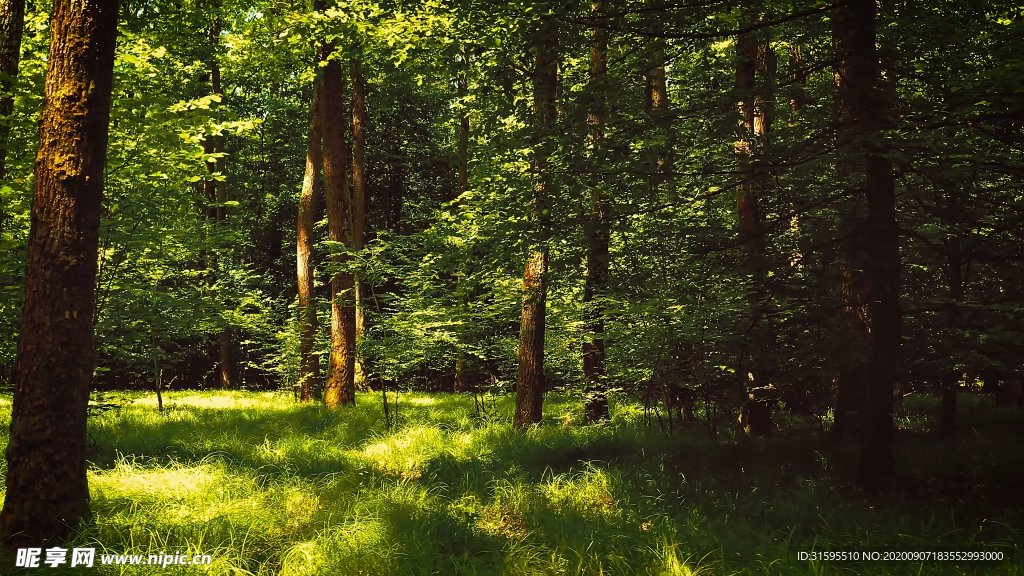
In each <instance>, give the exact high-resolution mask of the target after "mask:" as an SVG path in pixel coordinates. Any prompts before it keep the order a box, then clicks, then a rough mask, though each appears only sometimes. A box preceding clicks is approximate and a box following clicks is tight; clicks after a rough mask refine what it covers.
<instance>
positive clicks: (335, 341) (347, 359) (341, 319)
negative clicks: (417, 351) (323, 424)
mask: <svg viewBox="0 0 1024 576" xmlns="http://www.w3.org/2000/svg"><path fill="white" fill-rule="evenodd" d="M339 56H340V54H337V53H336V51H335V48H334V47H333V46H332V45H328V46H326V47H324V50H323V54H322V57H321V61H323V62H325V66H324V68H323V98H321V100H320V114H321V119H322V122H323V131H324V189H325V191H326V194H325V195H326V197H327V226H328V236H329V238H330V239H331V241H332V242H336V243H339V244H340V245H342V246H344V248H341V247H340V246H338V247H336V248H335V251H336V254H335V255H334V256H333V257H332V258H331V259H332V261H333V262H335V263H336V264H338V265H345V264H346V263H348V262H349V261H350V260H351V256H350V255H348V254H346V253H343V252H340V250H343V249H345V248H351V247H352V200H351V198H350V197H349V186H348V160H347V156H348V153H347V149H346V148H347V146H346V132H347V127H346V122H345V114H346V109H345V81H344V76H343V75H342V73H341V64H340V62H339V61H338V57H339ZM336 246H337V245H336ZM353 291H354V278H353V275H352V273H351V272H345V271H335V272H333V275H332V278H331V355H330V364H329V365H328V366H329V367H328V370H327V381H326V382H325V383H324V402H326V403H327V405H328V406H331V407H337V406H339V405H341V404H342V403H355V401H356V393H355V392H356V390H355V355H356V309H355V295H354V294H353Z"/></svg>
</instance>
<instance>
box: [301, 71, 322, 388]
mask: <svg viewBox="0 0 1024 576" xmlns="http://www.w3.org/2000/svg"><path fill="white" fill-rule="evenodd" d="M321 92H322V89H321V86H320V82H316V83H314V85H313V103H312V105H311V106H310V108H309V136H308V138H307V141H306V173H305V175H304V176H303V178H302V193H301V195H300V196H299V217H298V240H297V242H296V254H297V264H298V266H297V268H298V280H299V341H300V343H299V366H300V367H299V386H300V390H301V392H300V398H301V399H302V400H303V401H309V400H313V399H315V398H317V397H318V396H319V395H320V393H321V391H320V386H321V382H320V360H319V359H318V358H317V357H316V355H315V354H313V348H314V343H315V340H316V330H317V318H316V306H315V305H314V304H313V302H312V300H313V265H312V256H313V244H314V243H315V241H316V235H315V232H314V231H313V225H314V224H315V223H316V216H317V206H316V205H317V198H316V191H317V187H318V186H319V185H320V167H321V164H322V163H323V159H322V157H321V141H322V139H323V136H322V135H321V133H320V98H321Z"/></svg>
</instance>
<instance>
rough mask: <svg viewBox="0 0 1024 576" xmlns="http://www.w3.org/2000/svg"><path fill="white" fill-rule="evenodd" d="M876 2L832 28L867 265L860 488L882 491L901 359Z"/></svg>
mask: <svg viewBox="0 0 1024 576" xmlns="http://www.w3.org/2000/svg"><path fill="white" fill-rule="evenodd" d="M875 14H876V6H875V1H874V0H855V1H852V2H849V3H847V4H845V5H843V6H841V7H840V8H838V9H837V11H836V20H835V22H834V23H833V26H834V28H833V35H834V37H835V45H836V50H837V52H838V56H839V58H840V59H841V61H840V66H839V94H840V102H841V104H840V105H841V109H842V110H843V112H844V121H845V123H848V126H849V128H848V131H847V134H849V135H851V136H855V137H857V140H854V141H840V143H839V144H840V146H844V145H845V146H851V147H854V150H855V151H856V152H859V153H860V154H862V161H863V168H862V170H863V172H864V183H863V189H862V190H863V195H864V197H865V199H866V201H867V218H866V220H865V222H864V224H863V226H861V227H859V229H858V230H856V231H855V232H854V234H856V235H857V236H858V239H857V240H858V241H857V243H856V245H855V246H856V248H855V249H857V250H859V251H861V254H860V256H861V259H860V261H862V262H863V263H864V267H865V277H866V284H867V285H866V287H865V289H866V295H867V318H866V324H867V326H868V327H869V331H868V335H867V346H868V349H867V353H868V358H867V381H866V389H865V394H864V397H865V401H864V408H863V412H864V415H863V416H862V417H861V428H862V430H861V435H862V438H861V454H860V460H859V462H858V466H857V478H858V481H859V482H860V484H861V485H862V486H865V487H869V488H879V487H883V486H885V485H886V484H888V483H889V482H891V481H892V480H893V478H894V477H895V474H896V465H895V460H894V457H893V451H892V450H893V448H892V444H893V429H894V426H893V420H892V393H893V386H894V383H895V378H896V362H897V359H898V357H899V356H898V355H899V347H900V332H901V328H902V312H901V309H900V300H899V294H900V252H899V226H898V224H897V223H896V192H895V182H894V178H893V174H892V167H891V165H890V163H889V161H888V160H886V158H885V157H884V156H883V154H884V148H883V147H882V145H881V144H880V143H879V142H878V141H877V135H878V133H879V132H880V130H881V129H882V128H884V126H885V125H884V122H885V118H886V109H885V105H884V102H883V101H882V99H881V95H880V94H879V90H878V78H879V76H878V67H879V63H878V62H879V61H878V52H877V49H876V47H875Z"/></svg>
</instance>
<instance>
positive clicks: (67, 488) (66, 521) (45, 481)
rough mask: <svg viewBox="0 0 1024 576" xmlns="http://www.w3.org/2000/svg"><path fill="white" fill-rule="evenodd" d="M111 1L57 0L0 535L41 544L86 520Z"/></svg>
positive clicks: (113, 21) (113, 26) (113, 20)
mask: <svg viewBox="0 0 1024 576" xmlns="http://www.w3.org/2000/svg"><path fill="white" fill-rule="evenodd" d="M117 12H118V10H117V1H116V0H93V1H91V2H88V3H81V2H68V1H67V0H57V2H55V4H54V6H53V11H52V12H51V17H50V34H51V42H50V52H49V62H48V67H47V72H46V103H45V105H44V107H43V112H42V116H41V117H40V120H39V140H40V146H39V152H38V155H37V156H36V168H35V177H36V183H35V196H34V197H33V201H32V222H31V232H30V235H29V249H28V261H27V263H26V272H25V301H24V305H23V308H22V321H21V333H20V336H19V338H18V362H17V372H16V375H15V391H14V407H13V414H12V419H11V439H10V444H9V445H8V447H7V463H8V470H7V478H6V483H7V494H6V499H5V501H4V507H3V512H2V513H0V525H2V532H3V535H4V536H7V537H11V536H15V535H17V536H15V538H14V539H15V540H19V541H22V542H25V543H31V544H35V545H37V546H38V545H40V544H42V543H46V542H52V541H53V540H54V539H56V538H61V537H64V536H67V535H68V534H69V533H70V531H71V530H72V529H73V528H74V527H75V526H76V525H77V524H78V523H79V522H80V521H81V520H83V519H86V518H88V517H89V487H88V483H87V480H86V462H85V447H86V428H85V422H86V409H87V406H88V402H89V384H90V382H91V381H92V373H93V342H92V334H93V330H92V313H93V305H94V296H95V280H96V267H97V264H96V260H97V247H98V246H97V245H98V238H99V228H100V210H101V202H102V196H103V170H104V164H105V160H106V149H107V128H108V124H109V119H110V91H111V84H112V80H113V66H114V45H115V38H116V36H117Z"/></svg>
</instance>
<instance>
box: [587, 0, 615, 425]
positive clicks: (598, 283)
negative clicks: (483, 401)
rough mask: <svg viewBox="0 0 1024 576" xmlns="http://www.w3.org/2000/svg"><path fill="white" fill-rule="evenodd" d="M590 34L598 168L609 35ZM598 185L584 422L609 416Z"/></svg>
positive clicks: (604, 215) (591, 236) (603, 202)
mask: <svg viewBox="0 0 1024 576" xmlns="http://www.w3.org/2000/svg"><path fill="white" fill-rule="evenodd" d="M597 10H598V5H597V4H595V12H596V11H597ZM591 35H592V38H593V42H592V44H591V45H590V80H589V89H590V114H589V115H588V118H587V123H588V124H589V126H590V135H589V139H590V148H591V162H592V164H593V166H594V168H595V171H599V169H600V168H601V157H602V150H601V146H602V140H603V139H604V123H605V116H606V115H607V104H606V100H607V98H608V93H607V77H606V72H607V69H608V61H607V50H608V34H607V32H606V31H605V30H603V29H601V28H595V29H594V30H593V32H591ZM603 184H604V183H603V182H602V180H601V178H600V176H594V181H593V182H592V184H591V199H592V200H591V201H592V206H593V212H592V213H591V217H590V219H589V220H588V221H587V223H586V225H585V228H584V234H585V236H586V243H587V262H586V269H587V277H586V281H585V284H584V286H583V314H584V327H583V332H584V334H583V377H584V378H585V380H586V386H587V395H586V405H585V408H584V413H585V415H586V419H587V421H588V422H596V421H599V420H604V419H606V418H608V397H607V386H606V384H605V382H604V373H605V371H604V361H605V353H604V305H603V303H602V301H601V298H602V297H603V295H604V294H605V292H606V291H607V288H608V277H609V270H608V268H609V262H610V255H609V252H608V246H609V244H610V235H611V226H610V218H611V207H610V206H609V204H608V199H607V198H606V197H605V193H604V190H602V186H603Z"/></svg>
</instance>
